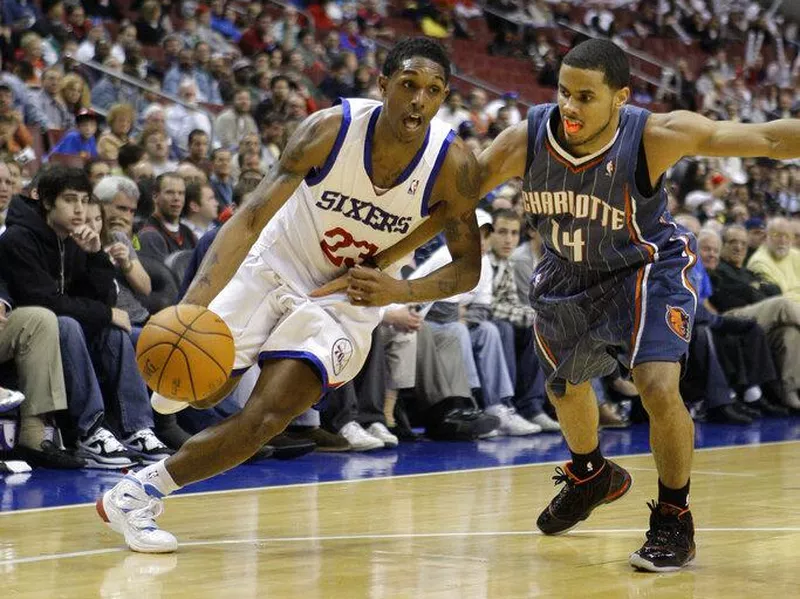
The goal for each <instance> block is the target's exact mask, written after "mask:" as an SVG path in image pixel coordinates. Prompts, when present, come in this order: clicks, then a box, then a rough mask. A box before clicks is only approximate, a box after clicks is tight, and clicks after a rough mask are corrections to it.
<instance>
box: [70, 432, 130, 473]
mask: <svg viewBox="0 0 800 599" xmlns="http://www.w3.org/2000/svg"><path fill="white" fill-rule="evenodd" d="M75 455H76V456H77V457H79V458H83V459H84V460H86V467H87V468H101V469H103V470H119V469H121V468H130V467H131V466H133V464H134V462H133V460H132V459H131V454H130V452H129V451H128V450H127V449H125V446H124V445H122V443H120V442H119V440H118V439H117V438H116V437H115V436H114V435H113V434H112V433H111V431H110V430H108V429H107V428H103V427H102V426H100V427H98V428H97V430H96V431H95V432H94V433H93V434H92V435H91V436H90V437H89V438H87V439H84V440H82V441H78V448H77V450H76V451H75Z"/></svg>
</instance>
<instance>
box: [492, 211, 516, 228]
mask: <svg viewBox="0 0 800 599" xmlns="http://www.w3.org/2000/svg"><path fill="white" fill-rule="evenodd" d="M501 218H504V219H506V220H510V221H513V222H515V223H521V222H522V217H521V216H520V215H519V213H518V212H517V211H516V210H511V209H510V208H500V210H495V211H494V212H492V226H494V223H496V222H497V221H498V220H499V219H501Z"/></svg>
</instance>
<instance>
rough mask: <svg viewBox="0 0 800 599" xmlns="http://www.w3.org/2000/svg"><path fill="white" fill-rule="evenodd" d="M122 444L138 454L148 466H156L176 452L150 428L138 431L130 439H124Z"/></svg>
mask: <svg viewBox="0 0 800 599" xmlns="http://www.w3.org/2000/svg"><path fill="white" fill-rule="evenodd" d="M122 444H123V445H124V446H125V448H126V449H127V450H128V451H130V452H131V453H133V454H136V455H137V456H138V457H140V458H141V459H142V461H143V462H144V463H146V464H155V463H156V462H160V461H161V460H163V459H166V458H168V457H169V456H171V455H172V454H173V453H175V452H174V451H172V450H171V449H170V448H169V447H167V446H166V445H164V443H162V442H161V439H159V438H158V437H156V435H155V433H154V432H153V431H151V430H150V429H149V428H143V429H142V430H140V431H136V432H135V433H133V434H132V435H131V436H130V437H128V438H126V439H122Z"/></svg>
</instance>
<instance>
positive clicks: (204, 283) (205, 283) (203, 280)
mask: <svg viewBox="0 0 800 599" xmlns="http://www.w3.org/2000/svg"><path fill="white" fill-rule="evenodd" d="M196 285H197V287H199V288H201V289H204V288H208V287H210V286H211V278H210V277H209V276H208V275H203V276H202V277H200V278H199V279H198V280H197V283H196Z"/></svg>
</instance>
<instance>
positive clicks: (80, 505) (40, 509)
mask: <svg viewBox="0 0 800 599" xmlns="http://www.w3.org/2000/svg"><path fill="white" fill-rule="evenodd" d="M791 444H800V440H784V441H767V442H765V443H758V444H748V445H723V446H720V447H703V448H702V449H696V450H695V453H699V452H705V451H720V450H723V449H752V448H757V447H769V446H773V445H791ZM649 455H652V453H650V452H647V453H630V454H620V455H609V456H606V457H607V458H610V459H620V458H641V457H644V456H649ZM563 463H564V460H563V459H562V460H550V461H548V462H531V463H529V464H509V465H506V466H484V467H481V468H467V469H464V470H444V471H442V472H418V473H414V474H392V475H390V476H374V477H369V478H354V479H351V480H326V481H321V482H310V483H292V484H289V485H269V486H264V487H248V488H244V489H222V490H217V491H198V492H196V493H181V494H180V495H170V496H169V498H170V501H172V500H174V499H180V498H182V497H202V496H205V495H221V494H223V493H232V494H233V493H249V492H262V491H272V490H276V489H297V488H302V487H318V486H327V485H341V484H351V483H363V482H368V481H374V480H388V479H397V480H399V479H404V478H421V477H425V476H442V475H448V474H465V473H473V472H490V471H492V470H512V469H517V468H529V467H531V466H553V465H556V466H557V465H561V464H563ZM120 478H122V477H121V476H120ZM94 504H95V502H94V501H92V502H87V503H75V504H72V505H56V506H51V507H37V508H30V509H22V510H9V511H6V512H0V517H2V516H11V515H14V514H31V513H36V512H50V511H54V510H66V509H74V508H85V507H87V506H93V505H94Z"/></svg>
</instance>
